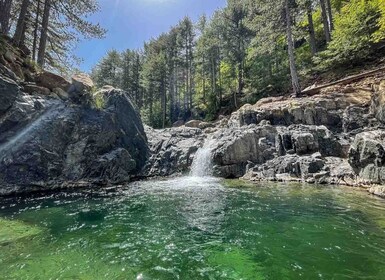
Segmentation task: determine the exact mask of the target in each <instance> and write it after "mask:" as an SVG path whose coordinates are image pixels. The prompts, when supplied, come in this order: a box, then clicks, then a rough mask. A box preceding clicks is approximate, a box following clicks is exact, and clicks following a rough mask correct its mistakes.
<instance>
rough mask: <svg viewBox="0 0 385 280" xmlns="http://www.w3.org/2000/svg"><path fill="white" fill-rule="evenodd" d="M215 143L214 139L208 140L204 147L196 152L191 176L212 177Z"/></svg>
mask: <svg viewBox="0 0 385 280" xmlns="http://www.w3.org/2000/svg"><path fill="white" fill-rule="evenodd" d="M214 143H215V141H214V140H213V139H210V140H206V142H205V143H204V145H203V147H202V148H200V149H199V150H198V151H197V152H196V154H195V156H194V160H193V163H192V166H191V172H190V175H191V176H193V177H209V176H211V175H212V171H213V170H212V169H213V166H212V165H213V164H212V159H213V158H212V149H213V145H214Z"/></svg>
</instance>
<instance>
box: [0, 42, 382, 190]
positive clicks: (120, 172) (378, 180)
mask: <svg viewBox="0 0 385 280" xmlns="http://www.w3.org/2000/svg"><path fill="white" fill-rule="evenodd" d="M9 52H12V53H8V55H7V56H6V58H7V62H6V64H4V65H1V67H0V70H1V71H0V104H1V105H0V132H1V134H0V172H1V176H0V185H1V187H0V195H12V194H17V193H29V192H44V191H50V190H51V191H52V190H57V191H59V190H61V189H65V188H93V187H100V186H104V187H107V188H108V187H113V186H119V185H122V184H125V183H127V182H130V181H132V180H137V179H138V178H152V177H168V176H176V175H180V174H186V173H188V172H190V170H191V168H192V166H195V167H201V168H203V169H204V170H203V173H202V172H201V173H202V174H206V175H207V174H208V173H210V175H211V174H212V175H214V176H217V177H221V178H243V179H246V180H249V181H254V182H258V181H295V182H304V183H314V184H335V185H341V184H343V185H349V186H360V187H365V188H367V189H368V190H369V191H370V192H371V193H373V194H375V195H378V196H383V197H385V187H384V184H385V114H384V112H385V76H384V71H377V72H373V73H371V75H370V76H367V75H363V76H362V77H360V79H358V80H357V79H354V80H349V83H348V84H346V83H343V84H335V85H333V86H328V87H322V86H321V87H320V88H318V89H317V90H313V91H311V93H312V95H311V96H306V95H305V96H300V97H298V98H291V97H288V96H281V97H270V98H264V99H261V100H259V101H258V102H257V103H256V104H246V105H244V106H243V107H241V108H240V109H239V110H237V111H236V112H234V113H233V114H232V115H231V116H221V117H220V118H219V119H218V120H217V121H215V122H211V123H208V122H203V121H199V120H191V121H189V122H187V123H185V124H183V123H179V124H178V125H180V126H179V127H173V128H167V129H163V130H155V129H152V128H150V127H148V126H146V125H143V123H142V120H141V118H140V115H139V113H138V111H137V108H136V107H135V105H133V103H132V102H131V100H130V98H129V96H128V93H126V92H124V91H121V90H118V89H114V88H112V87H109V86H107V87H104V88H102V89H100V90H97V89H95V87H94V85H93V82H92V80H91V79H90V78H89V77H88V76H86V75H84V74H80V75H74V76H73V77H72V80H71V81H68V80H66V79H65V78H63V77H60V76H58V75H56V74H54V73H50V72H47V71H38V70H37V69H34V68H33V67H31V66H28V63H27V61H28V57H27V56H25V54H23V53H22V52H21V50H18V49H13V48H10V50H9ZM6 58H4V60H5V59H6ZM16 70H17V71H16ZM14 71H16V72H14ZM194 161H195V163H194ZM207 172H208V173H207Z"/></svg>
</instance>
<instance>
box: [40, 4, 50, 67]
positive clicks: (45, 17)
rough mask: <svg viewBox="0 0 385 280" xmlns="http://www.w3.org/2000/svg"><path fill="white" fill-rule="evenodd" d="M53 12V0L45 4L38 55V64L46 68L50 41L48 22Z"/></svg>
mask: <svg viewBox="0 0 385 280" xmlns="http://www.w3.org/2000/svg"><path fill="white" fill-rule="evenodd" d="M50 12H51V0H46V1H45V4H44V13H43V22H42V27H41V34H40V43H39V52H38V55H37V63H38V64H39V65H40V67H42V68H44V62H45V52H46V46H47V39H48V22H49V16H50Z"/></svg>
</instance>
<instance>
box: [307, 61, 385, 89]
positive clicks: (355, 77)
mask: <svg viewBox="0 0 385 280" xmlns="http://www.w3.org/2000/svg"><path fill="white" fill-rule="evenodd" d="M382 71H385V67H381V68H378V69H375V70H372V71H368V72H365V73H361V74H357V75H353V76H349V77H346V78H344V79H341V80H338V81H335V82H331V83H327V84H324V85H321V86H317V87H314V88H308V89H305V90H303V91H302V94H303V95H314V94H316V93H319V91H320V90H321V89H324V88H328V87H331V86H335V85H343V84H348V83H351V82H354V81H357V80H361V79H364V78H367V77H370V76H373V75H374V74H377V73H380V72H382Z"/></svg>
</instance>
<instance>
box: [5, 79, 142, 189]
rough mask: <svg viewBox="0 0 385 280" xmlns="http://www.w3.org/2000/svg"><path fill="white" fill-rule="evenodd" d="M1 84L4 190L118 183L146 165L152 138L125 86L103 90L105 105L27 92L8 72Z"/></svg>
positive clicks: (134, 174) (100, 93) (137, 172)
mask: <svg viewBox="0 0 385 280" xmlns="http://www.w3.org/2000/svg"><path fill="white" fill-rule="evenodd" d="M0 85H2V86H1V87H0V98H1V99H2V101H3V102H0V103H1V104H2V105H1V106H2V107H1V109H0V110H1V111H0V114H2V116H0V174H1V176H0V186H1V187H0V194H10V193H16V192H25V191H31V190H47V189H50V188H54V187H57V186H66V185H68V184H73V185H76V184H82V185H84V182H90V183H91V182H92V183H100V184H108V183H119V182H123V181H127V180H130V178H131V177H134V176H136V175H137V174H139V173H140V172H141V171H142V169H143V167H144V165H145V163H146V161H147V158H148V156H149V150H148V145H147V138H146V134H145V132H144V128H143V125H142V122H141V120H140V116H139V114H138V113H137V111H136V110H135V107H134V106H133V104H132V103H131V101H130V99H129V98H128V95H127V94H126V93H125V92H123V91H120V90H116V89H110V90H105V91H102V92H99V93H98V94H99V95H101V96H102V97H103V101H104V103H103V104H104V106H103V108H95V107H93V106H90V104H88V103H87V104H85V103H80V104H79V103H73V102H71V101H63V100H61V99H58V98H53V97H47V96H42V95H39V94H32V95H31V94H28V93H25V92H22V91H20V90H19V87H18V86H17V84H16V83H12V82H10V81H8V80H7V79H6V78H1V77H0ZM55 86H56V84H55Z"/></svg>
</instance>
